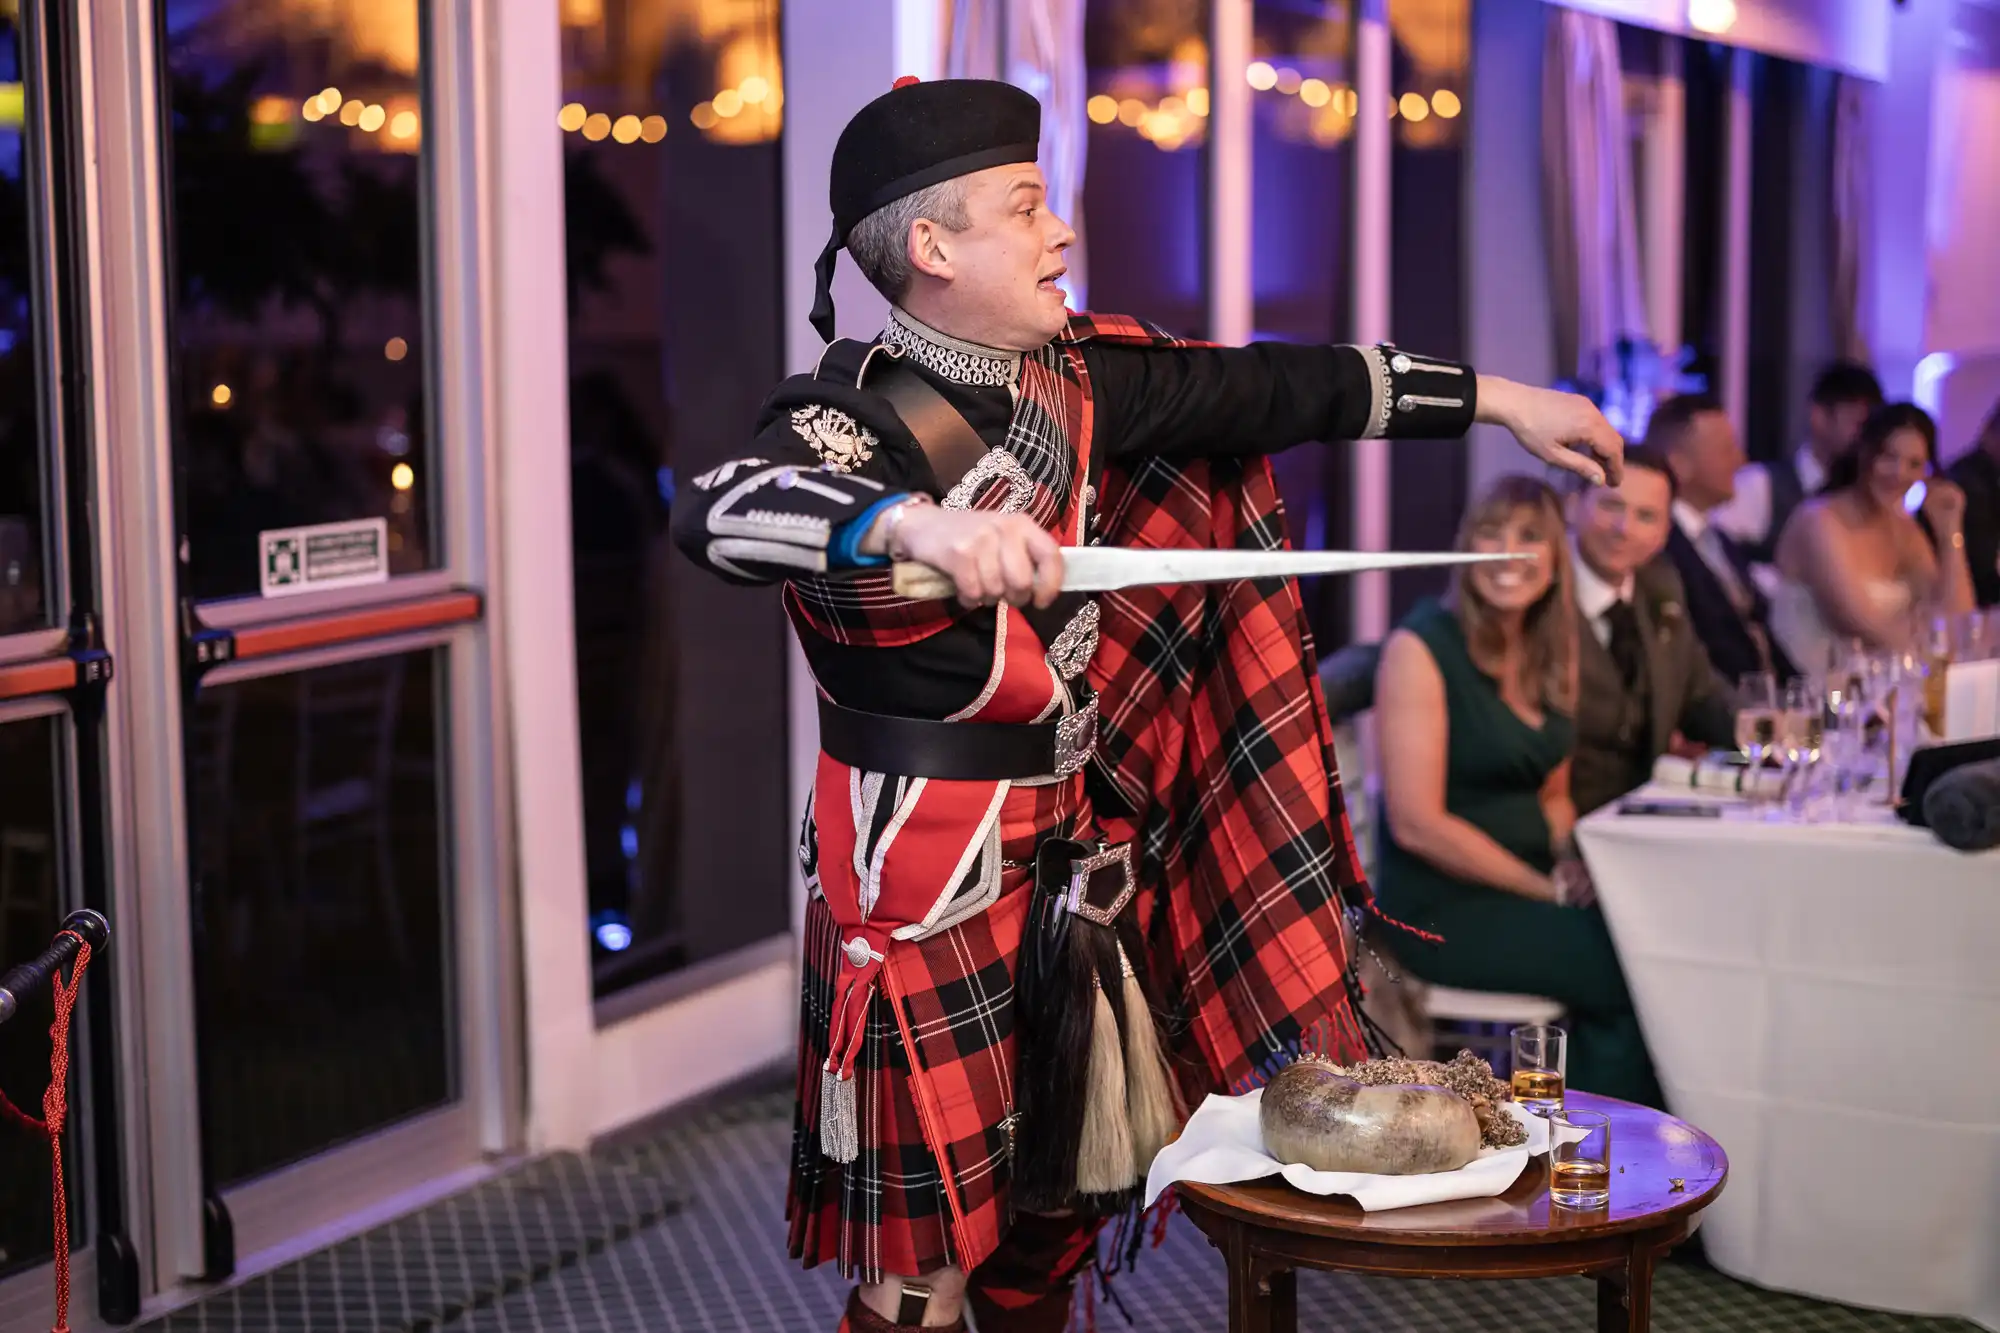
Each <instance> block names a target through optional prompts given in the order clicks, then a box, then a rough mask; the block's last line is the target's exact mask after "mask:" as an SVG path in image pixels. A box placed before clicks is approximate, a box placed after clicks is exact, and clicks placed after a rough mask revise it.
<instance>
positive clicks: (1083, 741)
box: [1056, 696, 1097, 778]
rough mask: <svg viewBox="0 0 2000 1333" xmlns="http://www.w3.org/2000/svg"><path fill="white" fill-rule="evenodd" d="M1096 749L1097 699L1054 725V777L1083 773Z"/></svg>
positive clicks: (1092, 699) (1093, 699) (1093, 697)
mask: <svg viewBox="0 0 2000 1333" xmlns="http://www.w3.org/2000/svg"><path fill="white" fill-rule="evenodd" d="M1096 749H1097V699H1096V697H1095V696H1092V698H1091V700H1090V702H1088V703H1086V704H1085V705H1084V706H1083V707H1081V708H1079V709H1077V710H1076V711H1075V712H1074V713H1071V714H1070V715H1069V716H1068V717H1066V718H1064V719H1063V720H1062V721H1060V722H1058V723H1056V776H1057V777H1059V778H1067V777H1071V776H1073V775H1075V774H1077V773H1081V772H1082V771H1083V766H1084V765H1085V764H1086V763H1088V762H1090V756H1091V755H1092V754H1093V753H1094V752H1095V751H1096Z"/></svg>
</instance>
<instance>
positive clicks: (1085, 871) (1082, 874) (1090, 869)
mask: <svg viewBox="0 0 2000 1333" xmlns="http://www.w3.org/2000/svg"><path fill="white" fill-rule="evenodd" d="M1109 865H1116V866H1119V867H1121V868H1122V870H1123V871H1124V880H1125V883H1124V887H1122V888H1120V889H1119V890H1118V896H1117V897H1116V898H1114V899H1112V901H1111V904H1110V905H1109V906H1108V907H1099V906H1097V905H1095V904H1093V903H1091V902H1089V901H1088V900H1087V899H1086V897H1085V895H1086V893H1087V892H1088V890H1089V888H1090V879H1091V876H1092V875H1094V874H1096V873H1097V872H1098V871H1100V870H1102V869H1104V867H1106V866H1109ZM1137 888H1138V885H1137V883H1136V882H1135V881H1134V880H1133V878H1132V844H1131V843H1129V842H1121V843H1119V844H1118V845H1117V846H1116V847H1107V848H1105V849H1104V850H1103V851H1101V852H1095V853H1093V854H1091V855H1090V856H1086V857H1084V858H1083V860H1081V861H1072V862H1070V872H1069V892H1068V893H1067V894H1065V895H1064V896H1063V906H1064V907H1065V908H1066V909H1067V910H1069V911H1070V912H1073V913H1074V914H1076V915H1077V916H1080V917H1082V918H1083V919H1084V920H1085V921H1095V922H1096V923H1097V924H1098V925H1100V926H1109V925H1112V924H1113V923H1114V922H1116V921H1117V919H1118V914H1119V913H1120V912H1122V911H1124V910H1125V904H1126V903H1129V902H1131V901H1132V894H1133V893H1134V892H1135V891H1136V890H1137Z"/></svg>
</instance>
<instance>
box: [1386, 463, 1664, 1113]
mask: <svg viewBox="0 0 2000 1333" xmlns="http://www.w3.org/2000/svg"><path fill="white" fill-rule="evenodd" d="M1458 549H1460V550H1470V551H1518V552H1525V553H1527V554H1529V555H1532V556H1533V557H1534V558H1533V560H1532V561H1526V560H1523V561H1520V562H1505V563H1499V562H1496V563H1492V564H1480V565H1471V566H1465V567H1463V568H1460V569H1458V570H1456V571H1454V574H1453V582H1452V587H1451V591H1450V593H1449V594H1448V595H1447V597H1446V598H1445V600H1444V601H1442V602H1438V601H1426V602H1423V603H1420V604H1419V605H1418V606H1417V607H1416V609H1415V610H1413V611H1412V612H1411V613H1410V614H1409V616H1408V617H1406V618H1405V619H1404V621H1403V623H1402V625H1401V626H1400V627H1399V628H1398V629H1397V630H1396V631H1395V632H1394V633H1393V634H1391V635H1390V636H1389V638H1388V641H1387V642H1386V643H1384V645H1383V647H1382V662H1381V667H1380V669H1379V671H1378V672H1377V675H1376V680H1375V715H1376V721H1377V734H1378V735H1379V736H1380V738H1381V744H1380V749H1381V752H1382V795H1383V818H1384V825H1383V837H1382V850H1381V858H1380V866H1379V869H1378V872H1377V875H1376V892H1377V893H1378V895H1379V897H1380V904H1381V907H1382V910H1383V912H1384V913H1386V914H1387V915H1389V916H1391V917H1393V918H1395V919H1397V920H1400V921H1403V922H1405V923H1407V924H1409V925H1411V926H1414V927H1417V928H1420V929H1422V930H1425V931H1429V932H1432V933H1434V934H1435V935H1437V936H1439V937H1440V939H1441V942H1429V941H1425V940H1419V939H1416V938H1412V937H1397V940H1396V944H1395V951H1396V954H1397V956H1398V958H1399V959H1400V960H1401V962H1402V964H1403V966H1404V967H1406V968H1408V969H1409V970H1410V971H1411V972H1413V973H1415V974H1416V975H1417V976H1419V977H1422V978H1424V979H1425V980H1427V981H1431V982H1434V983H1436V984H1438V985H1442V986H1460V987H1466V988H1469V989H1473V990H1489V991H1515V992H1530V993H1533V994H1537V995H1546V996H1549V997H1551V998H1553V999H1555V1000H1558V1001H1560V1002H1561V1003H1562V1004H1563V1005H1564V1007H1565V1008H1567V1009H1568V1011H1569V1020H1568V1026H1569V1031H1570V1053H1569V1074H1570V1079H1571V1086H1573V1087H1577V1088H1581V1089H1583V1090H1585V1091H1589V1092H1597V1093H1603V1094H1605V1095H1608V1096H1613V1097H1625V1098H1629V1099H1631V1100H1634V1101H1640V1102H1645V1103H1648V1104H1650V1105H1654V1106H1657V1105H1659V1102H1660V1094H1659V1086H1658V1084H1657V1083H1656V1082H1655V1081H1654V1077H1653V1068H1652V1062H1651V1061H1650V1060H1649V1059H1648V1058H1647V1055H1646V1044H1645V1041H1644V1040H1643V1038H1642V1037H1641V1035H1640V1032H1639V1023H1638V1018H1637V1016H1636V1015H1635V1014H1634V1013H1633V1010H1632V1000H1631V997H1630V996H1629V995H1628V994H1627V992H1626V989H1625V975H1624V972H1623V971H1622V970H1621V969H1620V968H1619V966H1618V955H1617V953H1616V952H1615V951H1614V950H1613V948H1612V946H1611V936H1610V934H1609V933H1608V932H1607V931H1606V929H1605V925H1604V916H1603V914H1602V913H1601V912H1599V911H1598V910H1597V908H1596V907H1595V906H1593V905H1591V904H1590V888H1589V877H1588V875H1585V874H1582V873H1581V864H1580V863H1579V862H1577V861H1575V860H1574V859H1573V857H1572V856H1570V855H1569V854H1568V848H1569V846H1570V831H1571V829H1572V827H1573V826H1574V824H1575V822H1576V810H1575V808H1574V807H1573V806H1572V804H1571V803H1570V797H1569V753H1570V747H1571V744H1572V742H1573V740H1574V737H1575V728H1574V724H1573V723H1572V721H1571V718H1572V715H1573V710H1574V709H1575V706H1576V703H1575V700H1576V622H1575V612H1574V611H1573V610H1572V609H1571V606H1570V588H1569V583H1570V569H1569V551H1568V543H1567V542H1566V541H1564V539H1563V525H1562V513H1561V509H1560V506H1559V505H1558V504H1557V501H1556V497H1555V493H1554V492H1552V491H1550V490H1549V488H1548V487H1546V486H1544V485H1543V484H1542V483H1541V482H1539V481H1536V480H1533V479H1531V478H1527V477H1518V476H1515V477H1503V478H1501V479H1500V480H1499V481H1498V482H1496V483H1494V485H1493V487H1492V488H1491V489H1490V490H1489V491H1488V492H1487V493H1486V494H1485V496H1483V497H1482V498H1481V499H1480V500H1479V501H1478V503H1476V504H1475V505H1473V507H1472V509H1471V510H1470V511H1469V512H1468V513H1467V514H1466V517H1465V522H1464V525H1463V526H1462V527H1461V529H1460V530H1459V537H1458Z"/></svg>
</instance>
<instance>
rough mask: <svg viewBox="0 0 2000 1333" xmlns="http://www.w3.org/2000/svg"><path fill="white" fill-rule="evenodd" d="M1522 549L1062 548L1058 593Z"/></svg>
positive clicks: (1350, 570) (923, 589) (919, 571)
mask: <svg viewBox="0 0 2000 1333" xmlns="http://www.w3.org/2000/svg"><path fill="white" fill-rule="evenodd" d="M1533 558H1534V557H1533V555H1531V554H1530V553H1528V552H1526V551H1511V552H1494V553H1491V554H1478V555H1475V554H1470V553H1467V552H1461V551H1451V552H1431V551H1416V552H1388V551H1215V550H1200V551H1196V550H1173V549H1171V548H1163V549H1149V548H1146V547H1136V546H1065V547H1064V548H1063V591H1065V592H1111V591H1113V590H1115V589H1118V588H1141V587H1148V586H1152V585H1157V584H1164V583H1234V582H1236V581H1238V580H1239V579H1297V578H1304V577H1306V576H1308V575H1312V574H1359V573H1362V572H1364V571H1367V570H1372V569H1418V568H1422V567H1425V566H1430V565H1478V564H1485V563H1487V562H1489V561H1494V560H1532V559H1533ZM890 578H891V580H892V581H893V583H894V585H895V589H896V595H897V596H899V597H908V598H910V599H912V600H915V601H923V600H927V599H935V598H944V597H953V596H956V595H957V592H958V585H957V584H955V583H954V582H952V579H951V576H950V575H949V574H946V573H945V572H944V571H942V570H939V569H933V568H932V567H931V566H929V565H926V564H921V563H919V562H917V561H914V560H898V561H897V562H896V563H895V565H894V566H893V567H892V568H891V570H890Z"/></svg>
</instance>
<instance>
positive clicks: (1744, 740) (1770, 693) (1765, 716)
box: [1736, 671, 1778, 803]
mask: <svg viewBox="0 0 2000 1333" xmlns="http://www.w3.org/2000/svg"><path fill="white" fill-rule="evenodd" d="M1777 744H1778V682H1777V680H1776V678H1775V677H1773V676H1772V675H1771V673H1770V672H1768V671H1753V672H1751V673H1750V674H1749V675H1747V676H1745V677H1743V679H1742V680H1740V681H1739V682H1737V686H1736V748H1737V749H1739V750H1741V751H1743V753H1744V755H1745V757H1747V758H1748V759H1749V760H1750V774H1749V795H1750V799H1751V801H1752V802H1753V803H1754V802H1755V801H1756V800H1757V779H1758V777H1759V776H1760V775H1761V774H1762V772H1763V769H1764V760H1765V759H1767V758H1769V757H1770V756H1771V755H1772V753H1773V752H1774V751H1775V749H1776V747H1777Z"/></svg>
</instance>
